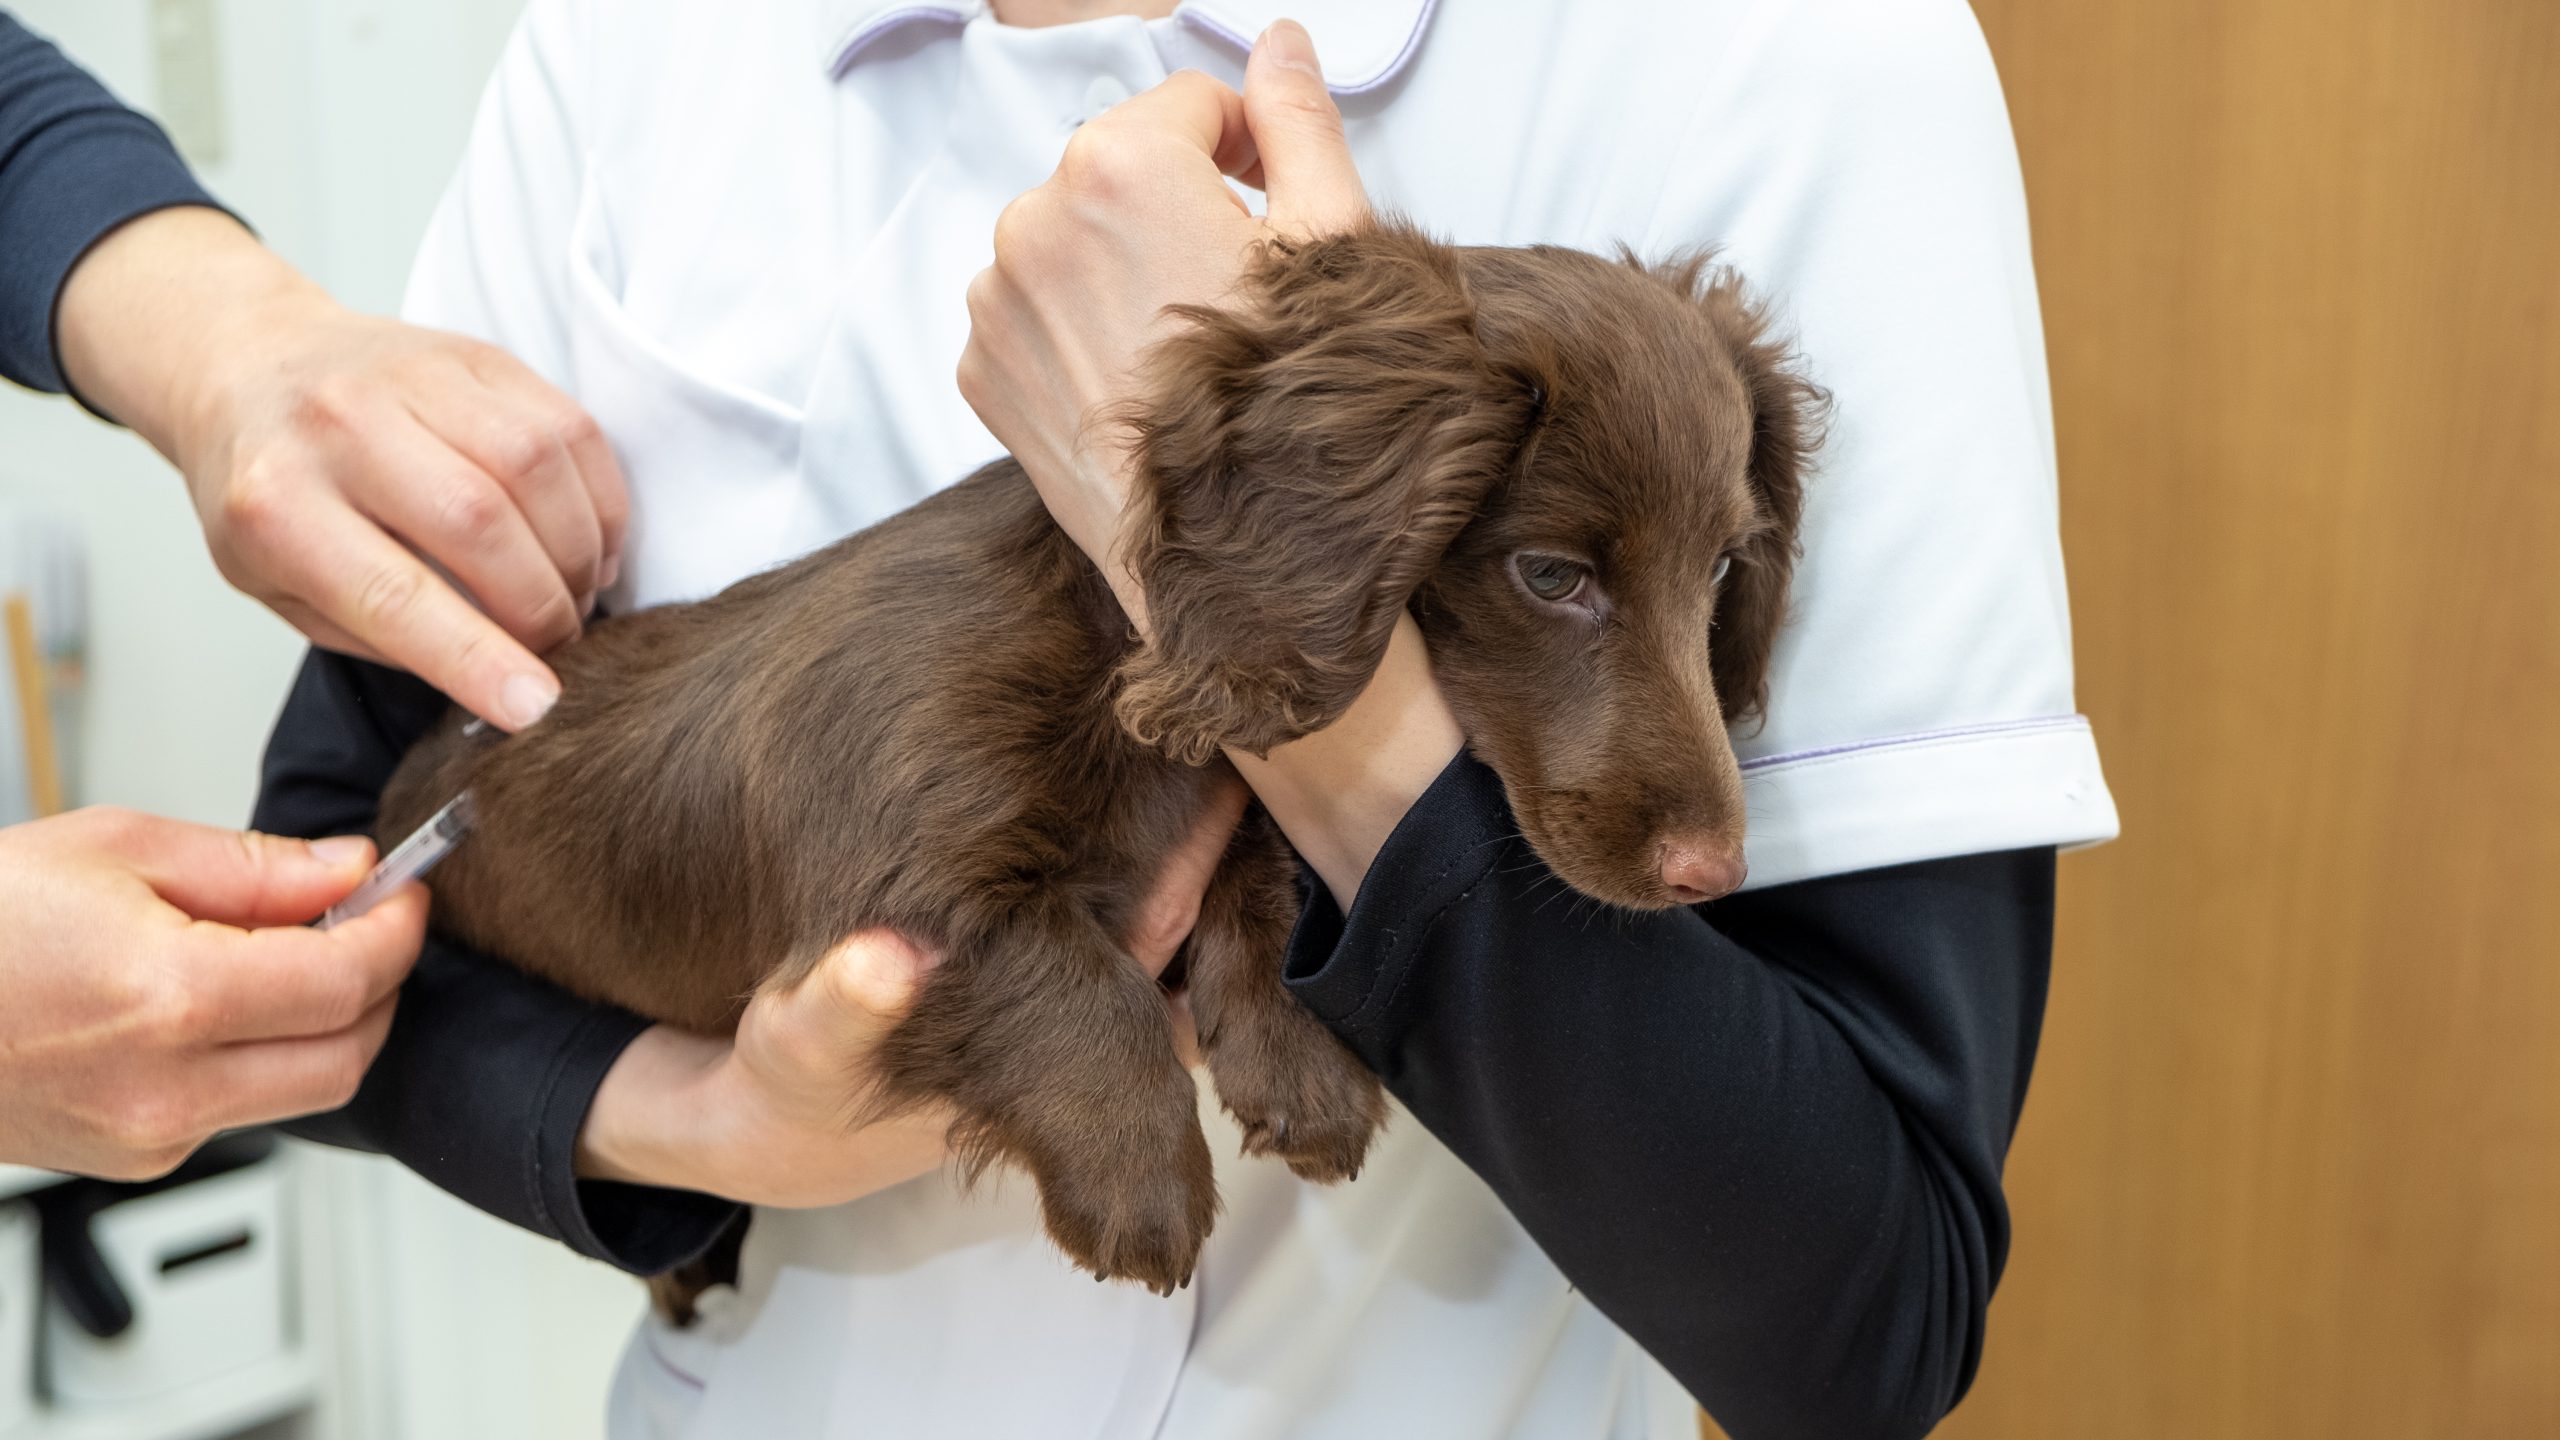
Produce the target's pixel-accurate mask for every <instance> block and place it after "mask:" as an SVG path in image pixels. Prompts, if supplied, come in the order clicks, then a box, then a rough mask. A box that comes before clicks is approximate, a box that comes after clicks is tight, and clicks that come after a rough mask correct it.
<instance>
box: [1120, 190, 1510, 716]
mask: <svg viewBox="0 0 2560 1440" xmlns="http://www.w3.org/2000/svg"><path fill="white" fill-rule="evenodd" d="M1243 294H1244V296H1245V298H1246V303H1245V304H1244V305H1243V306H1242V307H1241V308H1239V309H1235V310H1232V311H1230V310H1224V309H1213V308H1207V307H1195V308H1189V309H1186V310H1184V311H1183V312H1182V314H1183V317H1184V319H1185V320H1187V321H1188V322H1189V323H1188V325H1187V326H1186V328H1185V329H1184V331H1183V332H1182V333H1180V334H1178V335H1175V336H1174V337H1172V338H1170V339H1168V340H1166V341H1164V342H1163V343H1162V344H1161V345H1160V346H1158V347H1157V349H1156V351H1155V352H1154V353H1153V354H1152V355H1151V357H1150V367H1151V377H1150V378H1151V379H1152V381H1153V384H1152V387H1151V389H1152V391H1153V393H1154V395H1155V396H1156V397H1157V398H1156V399H1155V400H1154V401H1153V402H1152V403H1150V404H1149V405H1148V406H1146V407H1145V408H1144V409H1143V410H1141V411H1138V412H1136V413H1134V414H1132V415H1131V417H1130V423H1131V427H1132V429H1133V431H1134V433H1135V436H1136V451H1135V454H1136V459H1137V467H1136V469H1137V494H1136V497H1135V498H1136V501H1137V504H1138V507H1139V509H1138V511H1137V516H1138V524H1137V525H1136V527H1135V529H1134V531H1133V534H1132V538H1131V540H1130V542H1129V547H1128V549H1127V551H1126V552H1125V557H1124V558H1125V559H1126V560H1127V561H1128V563H1129V565H1130V568H1131V570H1132V572H1133V573H1134V574H1135V575H1136V577H1137V579H1138V581H1139V584H1140V585H1141V586H1142V587H1143V588H1144V590H1145V592H1146V596H1147V610H1148V620H1149V626H1150V629H1151V630H1152V632H1153V633H1152V636H1151V638H1150V639H1149V641H1148V643H1147V645H1146V646H1145V648H1144V649H1142V650H1140V651H1139V652H1138V653H1136V654H1135V655H1133V656H1131V657H1130V658H1129V659H1128V660H1127V661H1126V662H1124V663H1123V664H1122V666H1121V670H1120V684H1121V689H1120V695H1119V701H1118V706H1119V716H1120V720H1121V723H1122V724H1123V725H1125V726H1126V727H1127V728H1128V730H1129V732H1130V733H1131V734H1132V735H1134V736H1136V737H1137V738H1138V739H1140V740H1142V741H1144V742H1146V743H1149V744H1152V745H1156V746H1158V747H1160V748H1162V749H1163V750H1165V751H1166V752H1167V753H1168V754H1171V755H1173V756H1175V757H1176V758H1178V759H1181V760H1183V761H1185V762H1188V763H1192V764H1198V763H1201V762H1204V761H1206V760H1207V759H1208V758H1209V757H1210V756H1211V755H1213V754H1215V753H1216V752H1217V750H1218V748H1219V747H1220V746H1222V745H1232V746H1236V747H1238V748H1241V749H1244V750H1248V751H1252V752H1254V753H1257V754H1258V753H1261V752H1263V751H1266V750H1268V749H1269V748H1270V747H1272V746H1273V745H1277V744H1279V743H1281V742H1283V741H1287V740H1292V739H1295V738H1297V737H1298V736H1300V735H1304V734H1306V733H1307V732H1309V731H1312V730H1317V729H1321V728H1323V727H1324V726H1325V725H1327V724H1330V723H1331V722H1332V721H1333V720H1334V719H1335V718H1337V717H1338V716H1340V715H1341V713H1342V712H1343V710H1344V709H1345V708H1347V707H1348V706H1349V705H1350V703H1351V701H1352V700H1353V699H1354V698H1355V697H1357V696H1358V694H1359V693H1360V690H1361V688H1362V687H1363V686H1364V685H1366V684H1367V683H1368V681H1369V677H1370V675H1371V674H1372V673H1374V672H1375V671H1376V669H1377V665H1378V660H1379V657H1380V656H1381V655H1383V654H1384V653H1385V650H1386V644H1387V638H1388V635H1389V634H1390V632H1391V631H1392V630H1393V628H1394V625H1395V621H1396V617H1397V616H1398V615H1399V614H1400V613H1402V611H1403V610H1404V607H1405V604H1406V602H1407V601H1408V600H1410V599H1411V598H1412V596H1413V593H1414V591H1415V590H1416V588H1418V587H1419V586H1420V585H1421V583H1422V582H1423V581H1424V580H1425V579H1427V578H1428V577H1429V576H1430V573H1431V571H1432V570H1433V569H1434V568H1435V567H1436V566H1437V565H1438V563H1439V560H1440V557H1441V554H1442V552H1443V551H1445V550H1446V549H1447V548H1448V546H1449V542H1450V541H1451V540H1452V539H1453V538H1454V537H1455V536H1456V535H1457V533H1458V532H1459V531H1460V530H1461V529H1463V528H1465V526H1466V524H1467V522H1468V521H1469V520H1471V519H1473V518H1474V516H1475V514H1476V511H1477V508H1478V506H1479V505H1481V504H1482V502H1483V500H1484V498H1485V495H1486V493H1487V491H1489V490H1490V489H1491V488H1492V487H1493V485H1494V484H1495V482H1496V481H1497V480H1499V479H1500V478H1501V477H1502V475H1503V474H1504V473H1505V471H1506V469H1507V468H1508V467H1509V465H1510V464H1511V462H1512V460H1513V459H1514V457H1515V456H1516V455H1517V453H1518V451H1519V447H1520V443H1521V439H1522V436H1523V434H1524V432H1525V430H1526V428H1527V426H1528V425H1529V423H1530V416H1531V411H1532V409H1533V407H1534V404H1535V399H1534V387H1533V386H1532V385H1531V384H1529V383H1528V382H1527V381H1526V380H1524V379H1523V378H1522V377H1520V376H1518V375H1516V374H1511V373H1507V372H1506V371H1505V370H1504V369H1503V368H1501V367H1498V366H1496V365H1495V364H1494V363H1493V362H1492V361H1490V360H1489V359H1487V357H1486V355H1485V353H1484V348H1483V346H1482V345H1481V344H1480V343H1479V342H1478V340H1477V337H1476V332H1475V308H1474V305H1473V304H1472V303H1471V301H1470V300H1469V298H1468V295H1467V292H1466V287H1465V285H1464V283H1463V281H1462V279H1461V276H1460V272H1459V268H1458V263H1457V258H1456V256H1455V254H1454V253H1453V252H1452V251H1451V250H1450V249H1449V248H1448V247H1446V246H1444V245H1440V244H1438V243H1436V242H1434V241H1432V240H1430V239H1428V238H1427V237H1425V236H1422V235H1420V234H1418V233H1416V232H1415V231H1413V230H1411V229H1408V228H1406V227H1404V226H1402V225H1398V224H1394V223H1382V224H1378V225H1374V226H1369V227H1364V228H1363V229H1360V230H1358V231H1354V232H1352V233H1349V234H1345V235H1339V236H1334V237H1330V238H1326V239H1321V240H1314V241H1308V242H1305V243H1301V244H1284V243H1280V242H1272V243H1269V244H1267V245H1266V246H1265V247H1264V249H1263V252H1262V253H1261V255H1260V256H1259V257H1258V259H1257V261H1256V263H1255V265H1254V267H1253V270H1252V272H1251V274H1250V275H1249V276H1248V277H1247V280H1246V283H1245V287H1244V291H1243Z"/></svg>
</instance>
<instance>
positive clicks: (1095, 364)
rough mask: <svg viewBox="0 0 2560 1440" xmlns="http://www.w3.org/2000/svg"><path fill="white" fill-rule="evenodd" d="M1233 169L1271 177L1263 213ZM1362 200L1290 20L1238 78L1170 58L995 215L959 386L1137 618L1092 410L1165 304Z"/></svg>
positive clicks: (1116, 443) (1220, 298)
mask: <svg viewBox="0 0 2560 1440" xmlns="http://www.w3.org/2000/svg"><path fill="white" fill-rule="evenodd" d="M1231 175H1232V176H1236V177H1239V178H1241V179H1244V180H1246V181H1248V182H1249V183H1254V184H1258V185H1260V186H1262V187H1263V189H1264V192H1265V194H1266V196H1267V197H1268V200H1269V205H1268V210H1269V215H1268V218H1267V220H1266V219H1258V218H1256V217H1255V216H1254V215H1253V214H1252V213H1251V212H1250V211H1248V210H1247V209H1246V208H1245V207H1244V206H1243V205H1242V204H1241V203H1240V202H1239V201H1238V200H1237V199H1236V196H1235V193H1234V191H1232V190H1231V189H1229V188H1228V186H1227V184H1226V177H1228V176H1231ZM1368 213H1369V203H1368V198H1367V196H1366V194H1365V192H1363V191H1362V189H1361V188H1360V177H1359V172H1358V170H1357V169H1356V168H1355V167H1354V165H1353V164H1352V161H1351V154H1350V151H1349V149H1348V148H1347V146H1346V145H1345V144H1344V142H1343V138H1342V121H1341V116H1340V115H1339V113H1337V112H1336V110H1335V109H1334V104H1333V97H1332V96H1331V95H1330V94H1329V93H1328V92H1327V91H1326V90H1325V87H1324V80H1323V77H1322V75H1321V73H1320V72H1319V71H1318V70H1317V68H1316V62H1315V52H1314V47H1313V46H1312V45H1311V44H1310V43H1309V42H1308V40H1307V36H1306V32H1305V31H1304V30H1302V29H1300V28H1299V27H1298V26H1297V25H1295V24H1293V23H1291V22H1288V21H1283V22H1281V23H1279V24H1277V25H1274V26H1273V27H1272V28H1271V29H1270V30H1269V31H1268V32H1266V33H1265V34H1264V36H1263V37H1262V39H1261V41H1260V42H1259V43H1257V44H1256V45H1255V47H1254V53H1253V57H1252V59H1251V61H1250V62H1249V64H1248V66H1247V69H1246V79H1245V92H1244V93H1243V94H1242V95H1238V94H1237V93H1236V92H1235V91H1233V90H1231V89H1229V88H1227V87H1226V86H1225V85H1222V84H1220V83H1219V82H1217V81H1216V80H1213V79H1211V78H1209V77H1208V76H1206V75H1202V74H1199V73H1198V72H1196V71H1182V72H1180V73H1177V74H1175V75H1174V76H1172V77H1171V78H1170V79H1168V80H1166V81H1165V82H1164V83H1163V84H1161V85H1158V86H1157V87H1155V88H1154V89H1152V90H1149V91H1147V92H1145V93H1144V94H1142V95H1139V96H1137V97H1135V98H1134V99H1131V100H1128V101H1126V102H1124V103H1122V104H1120V105H1116V106H1114V107H1112V108H1111V109H1110V110H1108V111H1106V112H1104V113H1103V114H1102V115H1101V116H1100V117H1099V118H1097V119H1096V120H1094V121H1092V122H1091V123H1090V124H1087V125H1085V126H1084V127H1083V128H1082V129H1080V130H1078V131H1077V132H1076V135H1075V137H1074V138H1073V139H1072V140H1070V141H1069V142H1068V145H1067V152H1066V155H1065V157H1064V158H1063V159H1061V160H1060V162H1059V164H1058V169H1057V173H1056V174H1054V175H1052V176H1051V177H1050V178H1049V180H1048V181H1047V182H1046V183H1044V184H1042V185H1041V186H1040V187H1039V188H1038V189H1035V190H1033V191H1031V192H1029V193H1028V194H1025V195H1023V196H1022V197H1020V198H1019V199H1017V200H1015V201H1014V202H1013V203H1012V204H1011V205H1009V206H1007V207H1006V209H1005V212H1004V214H1003V216H1002V217H1001V218H1000V219H999V220H998V222H997V226H996V243H995V263H994V264H993V265H992V266H990V267H988V269H987V270H986V271H984V272H983V273H981V274H980V275H979V276H978V277H977V279H976V281H975V282H973V283H972V284H971V286H970V287H969V319H970V335H969V344H968V348H967V349H966V350H965V351H964V352H963V353H962V355H961V358H960V371H959V381H960V390H961V393H962V395H963V396H964V397H966V398H967V399H968V401H969V403H970V405H971V406H972V407H973V408H974V409H975V410H976V411H977V412H978V416H979V418H980V419H981V420H983V421H985V422H986V425H987V428H988V429H990V430H992V431H993V432H994V433H995V436H996V438H997V439H998V440H1001V441H1002V442H1004V445H1005V447H1006V448H1007V449H1008V450H1010V451H1012V452H1013V455H1014V457H1015V458H1016V459H1018V460H1020V461H1021V462H1022V465H1023V468H1024V470H1025V471H1027V472H1028V473H1029V474H1030V476H1031V479H1032V483H1033V484H1035V485H1037V486H1038V487H1039V489H1040V495H1041V499H1042V500H1043V501H1044V502H1046V503H1047V505H1048V506H1049V510H1050V513H1051V514H1053V515H1054V516H1055V517H1056V518H1057V521H1058V524H1059V526H1060V527H1061V528H1063V529H1064V530H1065V531H1066V532H1067V534H1068V535H1069V536H1070V537H1071V538H1073V539H1074V540H1075V542H1076V544H1077V545H1078V546H1080V547H1081V548H1083V550H1084V551H1085V553H1086V554H1088V555H1091V556H1093V557H1095V559H1096V560H1097V562H1098V563H1100V564H1101V565H1102V566H1103V570H1104V573H1105V574H1106V575H1107V576H1108V577H1110V579H1111V583H1112V586H1113V589H1114V590H1115V591H1116V592H1117V593H1118V594H1119V596H1120V600H1121V603H1122V605H1123V606H1124V607H1125V608H1126V609H1127V610H1128V611H1129V614H1130V616H1131V618H1132V619H1133V620H1136V621H1137V622H1138V623H1139V624H1140V625H1141V626H1143V625H1144V624H1145V597H1144V596H1143V595H1141V594H1140V593H1139V591H1138V587H1137V586H1136V585H1135V584H1133V583H1131V582H1130V581H1129V579H1128V577H1127V576H1126V574H1125V573H1124V572H1123V571H1122V569H1121V568H1120V567H1119V566H1118V565H1117V564H1116V563H1115V559H1116V556H1117V553H1118V551H1119V548H1120V543H1121V539H1122V529H1123V523H1122V522H1123V515H1124V511H1125V509H1126V506H1127V500H1128V485H1127V478H1126V474H1125V463H1124V462H1125V453H1124V451H1125V444H1126V437H1125V436H1123V435H1120V434H1118V433H1117V432H1116V431H1114V430H1113V429H1111V428H1110V427H1107V426H1105V425H1102V424H1099V423H1097V422H1098V420H1099V418H1100V417H1103V416H1106V415H1108V414H1109V413H1110V412H1111V411H1112V410H1113V409H1114V408H1115V407H1118V406H1120V405H1123V404H1125V403H1126V402H1127V401H1128V400H1129V399H1131V398H1132V396H1133V395H1134V394H1135V393H1136V390H1137V388H1138V384H1139V380H1138V375H1139V362H1140V359H1141V357H1142V356H1143V354H1144V353H1145V352H1146V350H1147V349H1148V348H1149V347H1150V346H1152V345H1153V344H1155V343H1156V342H1157V341H1159V340H1162V339H1163V338H1165V336H1166V335H1167V334H1169V333H1171V332H1172V329H1173V328H1174V327H1175V326H1176V325H1178V324H1179V323H1180V322H1179V321H1178V320H1177V319H1176V318H1174V316H1173V315H1172V314H1170V313H1169V312H1170V310H1171V309H1172V307H1178V306H1183V305H1216V304H1220V303H1223V302H1225V301H1227V300H1228V299H1229V298H1230V297H1231V296H1232V295H1233V293H1234V292H1235V289H1236V286H1237V282H1238V280H1239V278H1240V277H1241V276H1242V275H1243V274H1244V272H1245V269H1246V266H1247V264H1248V262H1249V261H1250V259H1251V258H1252V255H1253V252H1254V249H1255V247H1256V246H1258V245H1260V244H1261V243H1263V242H1264V241H1266V240H1269V239H1272V238H1275V237H1284V238H1300V237H1303V236H1305V235H1308V234H1314V233H1325V232H1330V231H1333V230H1336V229H1339V228H1342V227H1344V226H1348V225H1351V224H1355V223H1357V222H1358V221H1359V220H1360V219H1361V218H1363V217H1365V216H1366V215H1367V214H1368Z"/></svg>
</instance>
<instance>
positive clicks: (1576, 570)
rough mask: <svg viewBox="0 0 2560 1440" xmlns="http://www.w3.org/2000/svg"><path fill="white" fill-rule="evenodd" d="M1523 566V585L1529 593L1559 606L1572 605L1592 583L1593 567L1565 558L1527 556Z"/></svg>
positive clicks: (1521, 577) (1524, 557) (1520, 561)
mask: <svg viewBox="0 0 2560 1440" xmlns="http://www.w3.org/2000/svg"><path fill="white" fill-rule="evenodd" d="M1519 565H1520V583H1521V584H1523V585H1526V586H1528V587H1529V593H1530V594H1532V595H1535V596H1537V597H1538V598H1539V599H1541V600H1547V601H1552V602H1554V603H1557V604H1564V603H1567V602H1569V601H1571V600H1572V599H1573V598H1574V597H1575V596H1577V595H1579V594H1581V593H1582V587H1583V586H1585V585H1587V584H1589V583H1590V581H1591V567H1590V566H1588V565H1585V564H1583V563H1582V562H1581V561H1579V560H1567V559H1565V558H1564V557H1563V556H1561V555H1523V556H1521V557H1520V560H1519Z"/></svg>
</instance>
